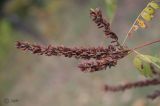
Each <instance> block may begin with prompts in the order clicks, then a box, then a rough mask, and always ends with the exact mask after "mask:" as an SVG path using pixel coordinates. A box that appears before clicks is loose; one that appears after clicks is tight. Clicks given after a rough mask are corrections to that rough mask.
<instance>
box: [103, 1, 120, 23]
mask: <svg viewBox="0 0 160 106" xmlns="http://www.w3.org/2000/svg"><path fill="white" fill-rule="evenodd" d="M105 2H106V12H107V16H108V18H109V20H110V22H112V20H113V18H114V14H115V12H116V8H117V0H105Z"/></svg>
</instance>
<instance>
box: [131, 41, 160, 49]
mask: <svg viewBox="0 0 160 106" xmlns="http://www.w3.org/2000/svg"><path fill="white" fill-rule="evenodd" d="M158 42H160V39H156V40H153V41H150V42H146V43H143V44H141V45H139V46H137V47H135V48H133V49H131V50H136V49H140V48H143V47H145V46H148V45H151V44H154V43H158Z"/></svg>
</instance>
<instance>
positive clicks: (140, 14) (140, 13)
mask: <svg viewBox="0 0 160 106" xmlns="http://www.w3.org/2000/svg"><path fill="white" fill-rule="evenodd" d="M143 11H144V9H143V10H142V11H141V13H142V12H143ZM141 13H140V14H139V15H138V17H137V18H136V19H135V21H134V23H133V24H132V26H131V28H130V29H129V31H128V32H127V35H126V36H125V38H124V40H123V43H122V46H123V45H124V44H125V42H126V40H127V38H128V37H129V34H130V33H131V31H132V29H133V27H134V25H135V24H136V22H137V20H138V19H139V17H140V16H141Z"/></svg>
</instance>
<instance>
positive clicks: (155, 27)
mask: <svg viewBox="0 0 160 106" xmlns="http://www.w3.org/2000/svg"><path fill="white" fill-rule="evenodd" d="M148 1H149V0H148ZM148 1H147V0H117V1H116V0H1V1H0V106H5V105H7V106H9V105H11V106H44V105H45V106H160V102H159V101H160V99H157V100H154V101H149V100H147V99H146V98H145V95H146V94H148V93H152V92H153V91H154V90H155V89H158V88H159V87H160V86H158V87H148V88H143V89H134V90H130V91H126V92H121V93H116V94H113V93H106V92H104V91H103V90H102V87H103V85H104V84H106V83H108V84H112V85H116V84H119V83H124V82H128V81H136V80H140V79H144V78H143V77H142V76H141V75H139V73H138V72H137V71H136V69H135V68H134V67H133V65H132V60H133V55H130V56H128V57H126V58H125V59H122V60H120V62H119V64H118V65H117V67H115V68H112V69H107V70H106V71H100V72H95V73H82V72H80V71H79V69H78V68H77V67H76V66H77V63H78V62H79V61H77V60H75V59H67V58H63V57H45V56H36V55H32V54H29V53H24V52H22V51H19V50H17V49H16V48H15V42H16V41H17V40H23V41H29V42H32V43H35V42H37V43H40V44H44V45H47V44H54V45H62V44H63V45H66V46H69V47H74V46H85V47H91V46H98V45H106V44H107V41H106V39H105V38H104V35H103V33H102V32H101V31H99V30H98V29H97V27H96V26H95V24H94V23H93V22H92V21H91V20H90V17H89V9H90V8H96V7H100V8H101V9H102V10H103V13H104V15H105V16H106V18H107V19H108V20H110V22H111V23H112V28H113V30H114V31H115V32H116V33H117V34H118V35H119V38H120V40H121V41H122V40H123V39H124V36H125V34H126V33H127V31H128V30H129V28H130V26H131V24H132V23H133V21H134V19H135V18H136V17H137V16H138V14H139V12H140V11H141V10H142V9H143V8H144V7H145V5H146V4H147V2H148ZM159 22H160V10H158V12H157V14H156V17H155V18H154V19H153V21H152V22H151V23H150V24H149V27H148V29H147V30H139V31H138V32H136V33H134V37H133V38H132V39H128V41H127V45H128V46H129V47H134V46H136V45H138V44H140V43H143V42H145V41H149V40H151V39H156V38H158V37H159V34H160V31H159V27H160V24H159ZM159 47H160V44H156V45H152V46H149V47H145V48H144V49H142V50H141V53H144V54H150V55H156V56H159V55H160V50H159ZM5 98H8V99H9V101H11V100H13V99H18V102H15V103H13V102H9V103H8V104H6V103H4V99H5Z"/></svg>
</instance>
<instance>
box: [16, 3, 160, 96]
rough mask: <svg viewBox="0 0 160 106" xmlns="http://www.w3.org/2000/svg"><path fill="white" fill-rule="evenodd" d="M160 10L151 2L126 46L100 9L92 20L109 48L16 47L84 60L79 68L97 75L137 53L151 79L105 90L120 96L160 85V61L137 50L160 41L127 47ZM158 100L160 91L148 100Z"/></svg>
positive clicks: (92, 12) (93, 12) (23, 44)
mask: <svg viewBox="0 0 160 106" xmlns="http://www.w3.org/2000/svg"><path fill="white" fill-rule="evenodd" d="M159 8H160V5H159V2H156V1H154V0H152V1H150V2H149V3H148V4H147V6H146V7H145V8H144V9H143V10H142V12H141V13H140V14H139V16H138V17H137V18H136V20H135V22H134V23H133V25H132V27H131V28H130V30H129V31H128V33H127V35H126V37H125V39H124V41H123V43H120V42H119V40H118V35H117V34H116V33H114V32H113V31H112V30H111V28H110V23H109V22H108V21H107V20H105V19H104V17H103V15H102V12H101V10H100V9H98V8H96V9H90V16H91V18H92V20H93V22H94V23H95V24H96V25H97V26H98V28H99V29H102V30H103V32H104V34H105V37H106V38H107V39H111V42H110V44H109V45H108V46H98V47H90V48H84V47H73V48H69V47H65V46H54V45H48V46H43V45H39V44H30V43H28V42H22V41H17V43H16V47H17V48H18V49H21V50H23V51H27V52H31V53H33V54H37V55H45V56H64V57H68V58H76V59H83V60H85V61H84V62H82V63H80V64H79V65H78V67H79V68H80V70H81V71H82V72H95V71H101V70H104V69H106V68H107V67H108V68H111V67H115V66H116V65H117V63H118V60H120V59H122V58H124V57H126V56H128V55H130V54H132V53H135V54H136V56H135V58H134V61H133V63H134V65H135V67H136V68H137V70H138V71H139V72H140V73H141V74H142V75H144V76H145V77H146V78H147V79H146V80H143V81H137V82H132V83H131V82H130V83H126V84H124V85H117V86H110V85H105V86H104V90H105V91H106V92H108V91H111V92H117V91H125V90H128V89H131V88H137V87H146V86H155V85H160V59H159V58H156V57H153V56H150V55H143V54H141V53H139V52H137V51H136V50H137V49H140V48H143V47H145V46H148V45H151V44H154V43H158V42H160V39H156V40H154V41H149V42H146V43H143V44H141V45H138V46H136V47H135V48H129V47H127V45H125V42H126V40H127V38H128V37H132V35H133V32H135V31H137V30H138V29H139V28H143V29H145V28H147V26H148V25H147V23H149V22H150V21H151V20H152V18H153V17H154V14H155V12H156V11H158V9H159ZM158 96H160V90H156V91H155V92H154V93H153V94H150V95H148V96H147V97H148V98H150V99H155V98H157V97H158Z"/></svg>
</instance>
